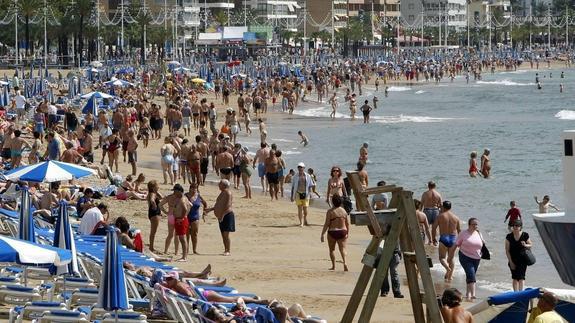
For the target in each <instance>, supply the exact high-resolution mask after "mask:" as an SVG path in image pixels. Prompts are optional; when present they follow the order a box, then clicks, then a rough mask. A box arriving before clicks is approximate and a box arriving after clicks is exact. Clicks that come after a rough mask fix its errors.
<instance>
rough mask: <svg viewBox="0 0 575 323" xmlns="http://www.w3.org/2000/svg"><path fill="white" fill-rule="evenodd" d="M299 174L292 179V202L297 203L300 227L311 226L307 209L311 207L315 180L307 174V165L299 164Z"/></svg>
mask: <svg viewBox="0 0 575 323" xmlns="http://www.w3.org/2000/svg"><path fill="white" fill-rule="evenodd" d="M297 171H298V172H297V174H296V175H295V176H294V177H293V179H292V186H291V201H292V202H293V201H295V204H296V205H297V215H298V218H299V226H300V227H301V226H304V225H306V226H307V225H309V223H308V222H307V208H308V206H309V199H310V192H311V187H312V186H313V180H312V178H311V176H310V175H309V174H308V173H306V172H305V164H304V163H303V162H302V163H299V164H297Z"/></svg>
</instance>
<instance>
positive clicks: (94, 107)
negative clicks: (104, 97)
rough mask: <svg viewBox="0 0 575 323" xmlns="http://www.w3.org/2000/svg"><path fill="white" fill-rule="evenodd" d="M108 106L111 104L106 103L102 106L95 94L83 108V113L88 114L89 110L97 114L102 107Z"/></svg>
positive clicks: (106, 107)
mask: <svg viewBox="0 0 575 323" xmlns="http://www.w3.org/2000/svg"><path fill="white" fill-rule="evenodd" d="M108 108H109V106H105V105H102V106H100V105H99V104H98V99H97V98H96V97H95V96H93V97H91V98H90V99H88V102H86V105H85V106H84V107H83V108H82V113H83V114H88V112H92V115H95V116H97V115H98V112H99V110H100V109H108Z"/></svg>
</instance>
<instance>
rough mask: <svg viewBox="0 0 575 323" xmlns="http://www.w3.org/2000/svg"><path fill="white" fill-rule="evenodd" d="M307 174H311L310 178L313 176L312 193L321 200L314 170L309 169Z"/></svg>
mask: <svg viewBox="0 0 575 323" xmlns="http://www.w3.org/2000/svg"><path fill="white" fill-rule="evenodd" d="M307 173H308V174H309V176H311V180H312V182H313V185H312V186H311V192H312V193H314V194H315V195H317V198H321V196H320V195H319V193H318V192H317V191H316V186H317V185H316V183H317V177H315V174H314V173H313V168H308V169H307Z"/></svg>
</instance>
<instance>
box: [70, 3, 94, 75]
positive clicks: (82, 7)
mask: <svg viewBox="0 0 575 323" xmlns="http://www.w3.org/2000/svg"><path fill="white" fill-rule="evenodd" d="M75 9H76V14H77V15H78V48H77V50H76V56H77V57H78V59H79V61H80V64H82V52H83V51H84V23H85V21H86V19H87V18H89V17H90V15H91V14H92V11H93V10H94V1H93V0H77V1H76V6H75Z"/></svg>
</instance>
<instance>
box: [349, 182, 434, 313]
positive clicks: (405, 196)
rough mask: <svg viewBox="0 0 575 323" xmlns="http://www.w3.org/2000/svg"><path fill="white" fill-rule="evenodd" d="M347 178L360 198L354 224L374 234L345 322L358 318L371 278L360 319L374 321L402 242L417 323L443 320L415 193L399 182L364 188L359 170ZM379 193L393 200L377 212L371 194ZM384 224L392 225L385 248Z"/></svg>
mask: <svg viewBox="0 0 575 323" xmlns="http://www.w3.org/2000/svg"><path fill="white" fill-rule="evenodd" d="M347 178H348V179H349V183H350V185H351V188H352V190H353V194H354V196H355V198H356V209H357V210H359V211H360V212H357V213H353V212H352V215H351V223H352V224H355V225H368V226H369V229H370V232H371V234H372V235H373V237H372V239H371V242H370V243H369V245H368V247H367V249H366V251H365V254H364V256H363V259H362V263H363V269H362V271H361V273H360V275H359V278H358V281H357V284H356V286H355V288H354V290H353V293H352V295H351V298H350V299H349V303H348V304H347V308H346V309H345V313H344V315H343V318H342V319H341V322H342V323H351V322H352V321H353V320H354V317H355V315H356V312H357V309H358V308H359V305H360V302H361V298H362V297H363V294H364V292H365V289H366V288H367V285H368V283H369V281H370V279H371V285H370V287H369V289H368V291H367V296H366V298H365V302H364V304H363V308H362V310H361V313H360V316H359V319H358V322H370V319H371V316H372V313H373V309H374V307H375V303H376V302H377V299H378V298H379V293H380V289H381V285H382V283H383V280H384V278H385V276H386V274H387V271H388V270H389V263H390V261H391V257H392V256H393V251H394V249H395V248H396V246H397V243H398V241H399V245H400V248H401V252H402V254H403V261H404V264H405V271H406V275H407V281H408V285H409V294H410V298H411V306H412V308H413V316H414V321H415V322H417V323H424V322H432V323H441V322H442V319H441V313H440V311H439V305H438V303H437V298H436V294H435V288H434V285H433V280H432V278H431V272H430V270H429V267H430V262H429V261H428V258H427V255H426V252H425V248H424V243H423V240H422V238H421V234H420V230H419V221H418V220H417V215H416V213H415V204H414V202H413V192H410V191H405V190H403V188H402V187H397V186H395V185H387V186H377V187H371V188H362V185H361V181H360V178H359V175H358V173H357V172H347ZM377 193H391V201H390V203H389V209H388V210H385V211H383V212H377V214H375V213H374V211H373V210H372V208H371V205H370V203H369V200H368V197H369V195H372V194H377ZM362 211H363V212H362ZM381 224H385V225H386V226H389V224H391V229H390V230H389V232H388V233H387V236H386V238H385V243H384V246H383V248H380V247H379V246H380V243H381V242H382V241H383V240H384V234H383V231H382V229H381ZM374 269H375V271H374ZM418 272H419V275H418ZM372 276H373V277H372ZM418 277H420V278H421V283H422V286H423V293H422V292H421V290H420V286H419V278H418ZM424 304H425V309H424V306H423V305H424Z"/></svg>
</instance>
